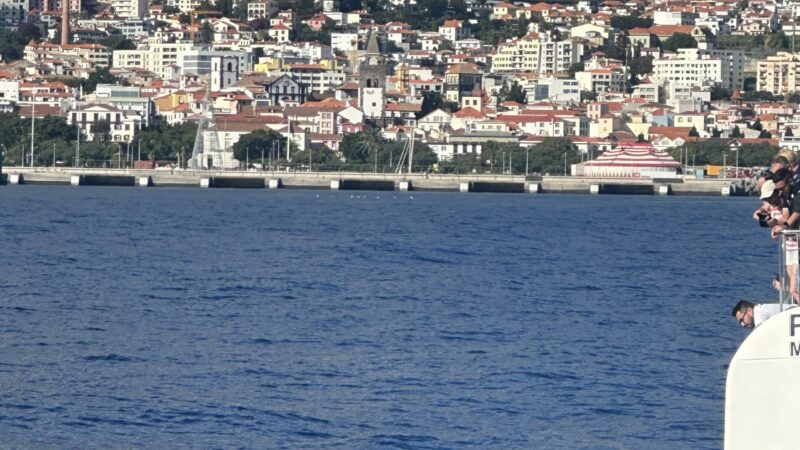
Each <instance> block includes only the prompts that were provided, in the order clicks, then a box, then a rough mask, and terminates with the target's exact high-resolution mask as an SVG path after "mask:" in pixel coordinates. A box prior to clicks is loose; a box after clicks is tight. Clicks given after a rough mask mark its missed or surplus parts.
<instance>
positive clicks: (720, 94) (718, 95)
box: [711, 83, 731, 100]
mask: <svg viewBox="0 0 800 450" xmlns="http://www.w3.org/2000/svg"><path fill="white" fill-rule="evenodd" d="M730 99H731V92H730V91H729V90H727V89H725V87H723V86H722V84H721V83H714V85H713V86H712V87H711V100H730Z"/></svg>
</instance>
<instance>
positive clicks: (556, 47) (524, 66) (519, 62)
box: [492, 33, 583, 73]
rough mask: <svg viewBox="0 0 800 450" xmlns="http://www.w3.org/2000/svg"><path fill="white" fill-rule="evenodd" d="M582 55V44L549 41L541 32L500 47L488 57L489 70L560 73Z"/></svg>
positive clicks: (573, 41)
mask: <svg viewBox="0 0 800 450" xmlns="http://www.w3.org/2000/svg"><path fill="white" fill-rule="evenodd" d="M582 54H583V44H581V43H580V42H578V41H576V40H572V39H567V40H564V41H553V40H551V39H549V38H548V37H547V35H545V34H543V33H542V34H536V33H530V34H528V35H526V36H523V37H521V38H518V39H510V40H508V41H506V42H504V43H502V44H500V45H499V46H498V48H497V50H496V51H495V53H494V56H493V57H492V71H493V72H518V71H520V72H522V71H529V72H539V73H562V72H567V71H568V70H569V67H570V66H571V65H572V64H574V63H577V62H579V61H580V60H581V56H582Z"/></svg>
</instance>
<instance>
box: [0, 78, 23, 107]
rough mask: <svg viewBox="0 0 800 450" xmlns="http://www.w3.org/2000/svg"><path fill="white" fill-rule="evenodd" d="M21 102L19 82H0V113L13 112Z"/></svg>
mask: <svg viewBox="0 0 800 450" xmlns="http://www.w3.org/2000/svg"><path fill="white" fill-rule="evenodd" d="M18 102H19V81H0V111H2V112H12V111H13V110H14V105H16V104H17V103H18Z"/></svg>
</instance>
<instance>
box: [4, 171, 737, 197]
mask: <svg viewBox="0 0 800 450" xmlns="http://www.w3.org/2000/svg"><path fill="white" fill-rule="evenodd" d="M4 172H5V173H4V175H5V177H6V179H7V180H6V181H7V184H9V185H20V184H56V185H72V186H139V187H161V186H173V187H175V186H180V187H201V188H250V189H265V188H266V189H281V188H305V189H332V190H388V191H391V190H397V191H411V190H416V191H459V192H509V193H510V192H516V193H531V194H549V193H585V194H640V195H712V196H734V195H749V194H750V193H751V191H752V182H751V180H744V179H739V180H730V179H728V180H724V179H694V178H685V179H684V178H669V179H635V178H634V179H622V178H588V177H577V176H576V177H573V176H536V175H529V176H524V175H499V174H465V175H455V174H425V173H414V174H388V173H361V172H278V171H247V172H245V171H213V170H209V171H194V170H172V171H171V170H163V169H156V170H132V169H73V168H29V167H5V168H4Z"/></svg>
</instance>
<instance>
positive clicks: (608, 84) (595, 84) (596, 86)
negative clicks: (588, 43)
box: [575, 67, 628, 94]
mask: <svg viewBox="0 0 800 450" xmlns="http://www.w3.org/2000/svg"><path fill="white" fill-rule="evenodd" d="M575 80H577V82H578V86H580V88H581V90H583V91H590V92H595V93H598V94H602V93H603V92H624V91H625V84H626V82H627V80H628V73H627V71H626V70H623V69H621V68H618V67H608V68H602V69H590V70H584V71H581V72H575Z"/></svg>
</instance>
